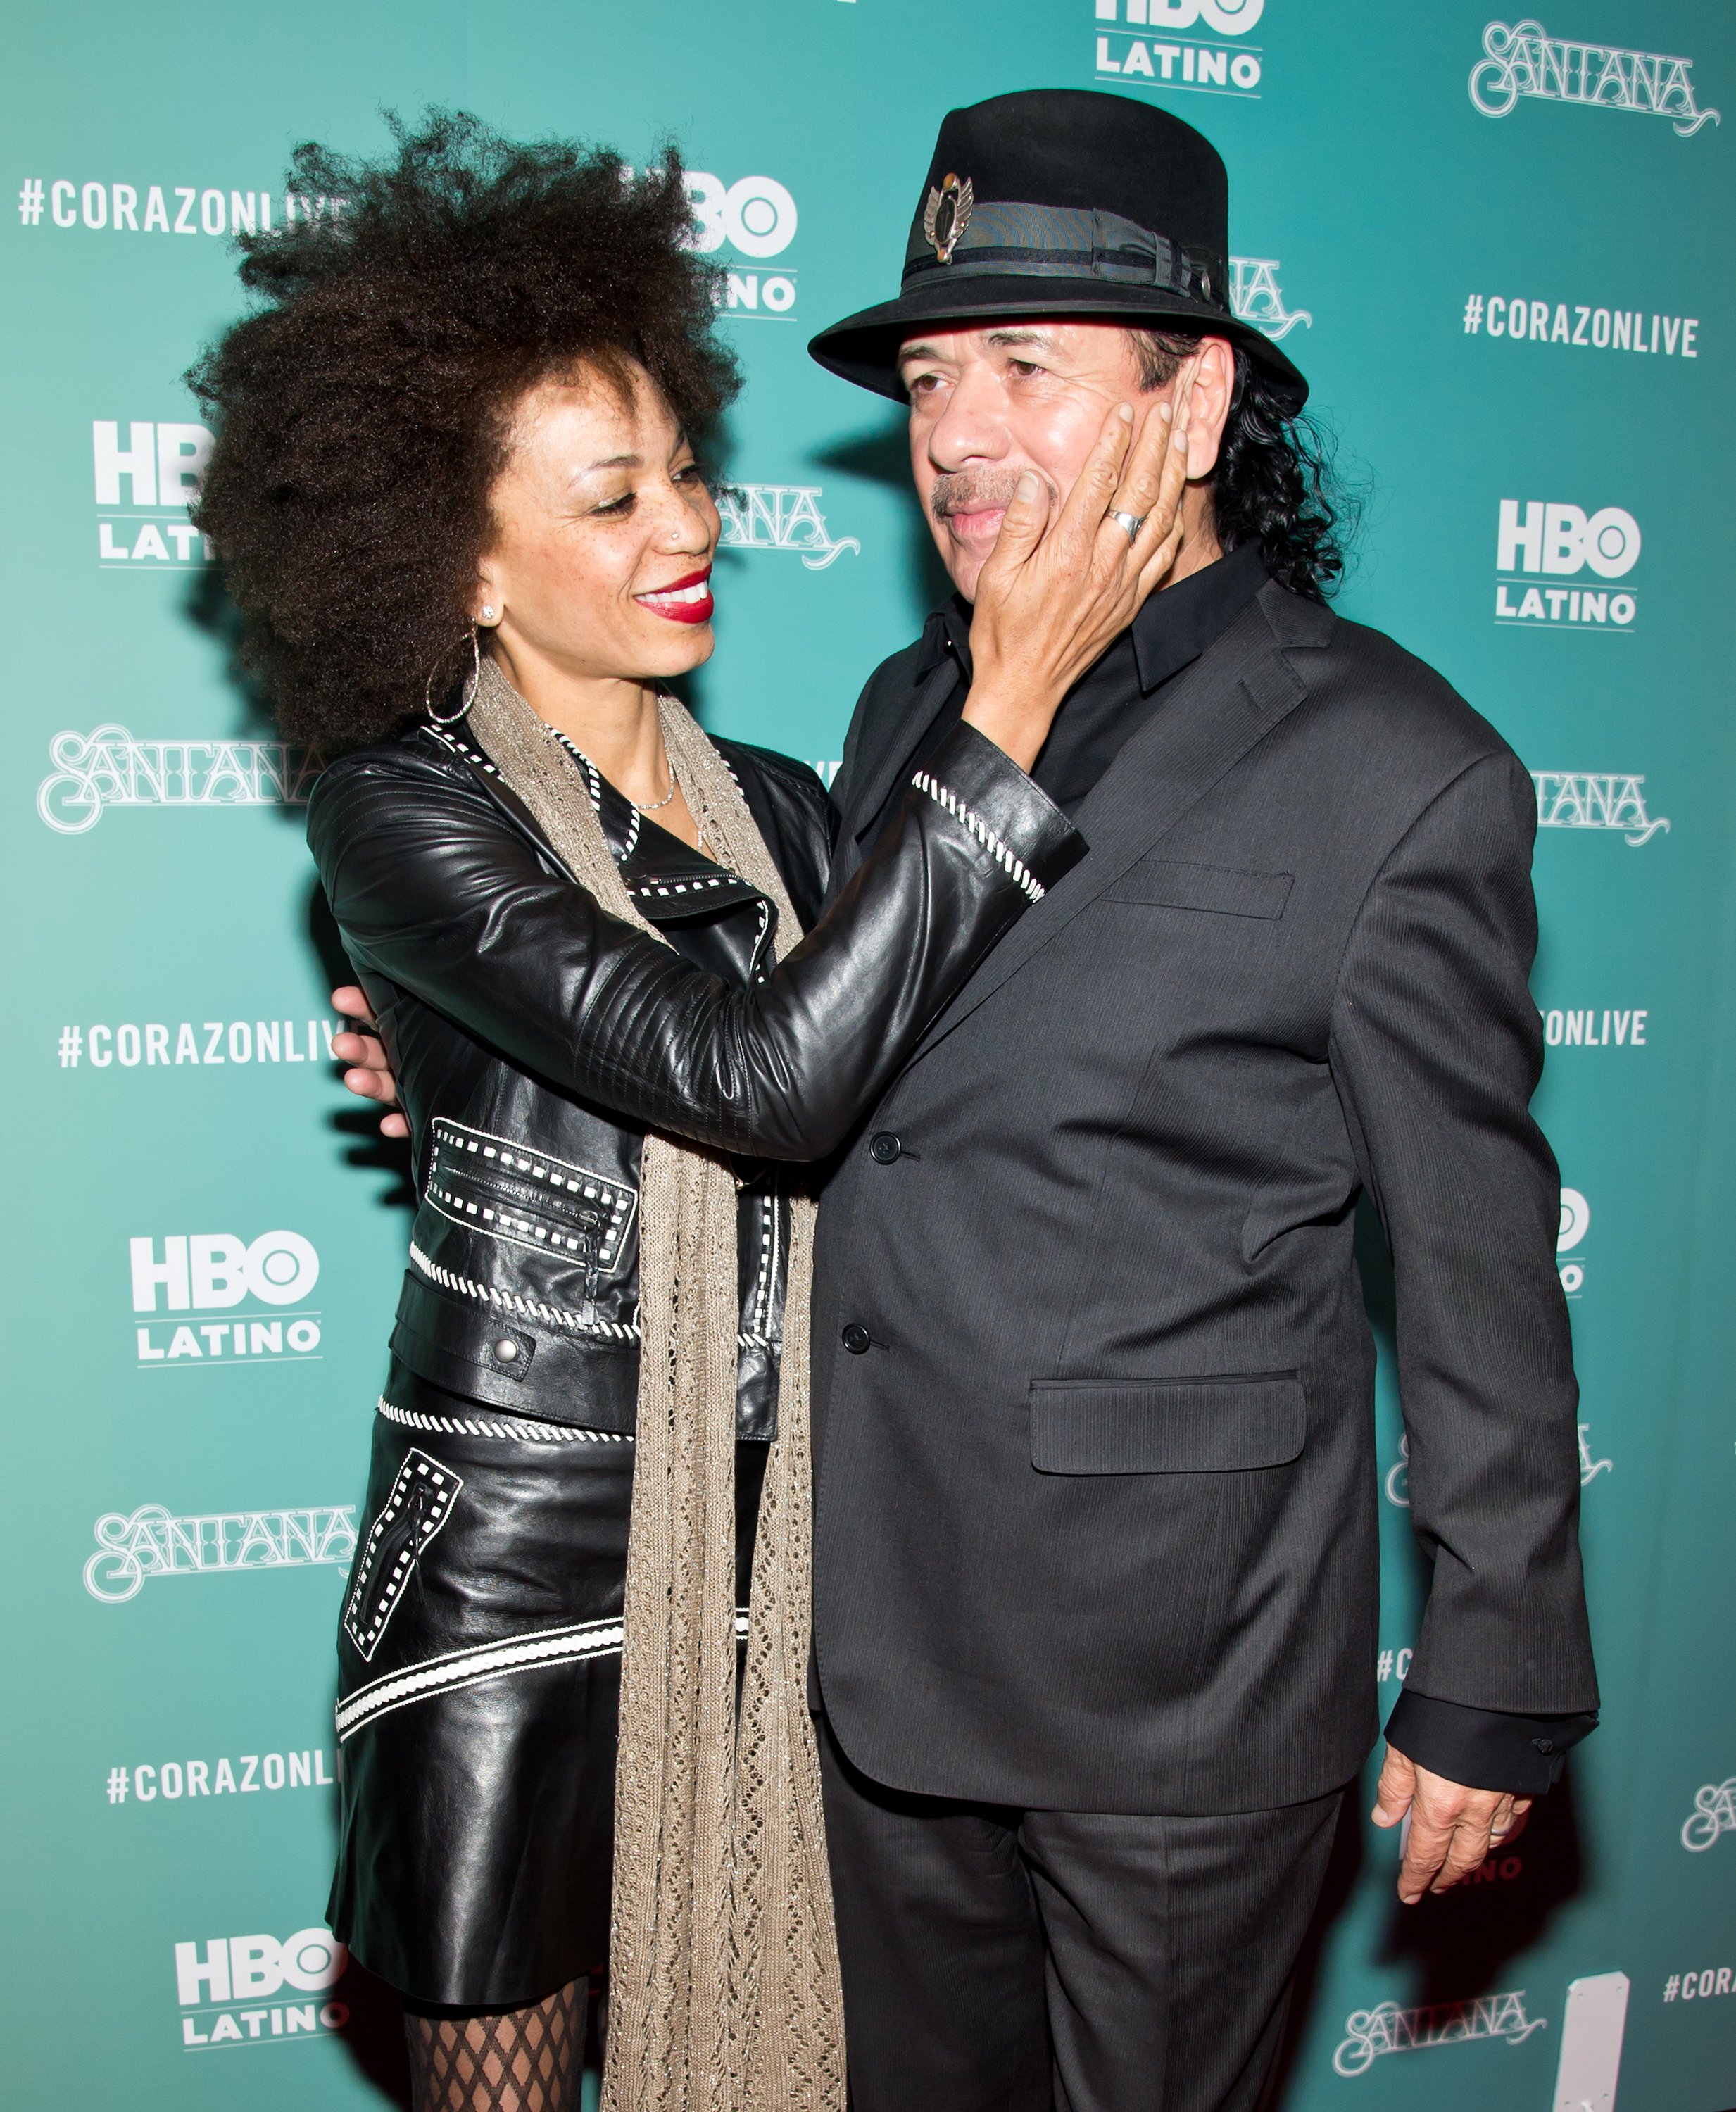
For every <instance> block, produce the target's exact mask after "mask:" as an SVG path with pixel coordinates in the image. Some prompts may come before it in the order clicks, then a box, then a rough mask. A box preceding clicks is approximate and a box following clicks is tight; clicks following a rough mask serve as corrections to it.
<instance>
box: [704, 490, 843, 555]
mask: <svg viewBox="0 0 1736 2112" xmlns="http://www.w3.org/2000/svg"><path fill="white" fill-rule="evenodd" d="M822 495H823V494H822V492H821V489H820V487H819V486H818V485H813V484H737V485H730V486H729V487H728V488H727V489H724V490H720V491H719V492H718V512H719V513H720V514H721V515H722V518H723V533H722V538H721V547H722V548H724V549H726V550H794V551H795V553H796V554H797V555H798V556H799V557H800V558H801V561H802V565H803V568H804V570H805V571H810V572H823V571H825V569H826V567H827V566H828V565H829V564H831V563H832V562H834V561H835V560H836V558H841V557H842V556H843V555H844V553H845V551H846V550H849V551H851V552H854V553H858V554H859V553H860V552H861V548H862V545H861V544H860V543H859V541H858V540H857V539H856V538H855V537H854V535H845V536H841V537H840V538H838V539H836V540H834V539H833V537H832V534H831V532H830V530H828V529H827V526H826V517H825V515H824V514H823V513H822V512H821V511H820V499H821V498H822Z"/></svg>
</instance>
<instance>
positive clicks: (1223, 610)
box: [916, 543, 1267, 696]
mask: <svg viewBox="0 0 1736 2112" xmlns="http://www.w3.org/2000/svg"><path fill="white" fill-rule="evenodd" d="M1266 578H1267V573H1266V567H1265V563H1264V559H1263V558H1261V556H1260V545H1259V544H1257V543H1244V544H1242V547H1241V548H1239V549H1236V550H1232V551H1231V552H1230V553H1229V555H1228V557H1226V558H1218V559H1216V560H1215V561H1214V562H1213V563H1211V564H1210V565H1205V566H1202V567H1201V569H1200V570H1199V571H1196V572H1190V573H1189V574H1188V576H1187V578H1186V579H1185V580H1178V581H1177V583H1176V584H1175V585H1173V587H1165V588H1164V589H1162V591H1161V592H1160V593H1157V594H1153V595H1151V596H1150V599H1148V600H1147V601H1146V604H1145V606H1144V608H1141V610H1140V612H1139V613H1138V615H1137V616H1136V617H1134V619H1133V621H1132V626H1130V630H1131V635H1132V640H1133V663H1134V666H1135V667H1136V668H1137V671H1138V674H1139V686H1140V690H1141V693H1142V694H1144V695H1146V696H1149V695H1150V694H1151V692H1152V690H1155V689H1156V688H1157V687H1158V686H1159V685H1160V684H1161V683H1164V682H1167V681H1168V680H1169V678H1170V677H1171V676H1173V675H1178V674H1180V672H1181V671H1182V668H1184V667H1187V666H1188V665H1190V663H1191V662H1193V661H1195V660H1197V659H1198V658H1199V657H1200V655H1201V653H1203V652H1204V651H1205V649H1206V648H1207V646H1209V645H1210V644H1211V643H1212V641H1213V640H1214V639H1215V638H1217V637H1219V636H1220V635H1222V634H1223V632H1224V631H1225V630H1228V628H1229V626H1230V625H1231V624H1232V623H1233V621H1234V620H1235V619H1236V617H1238V616H1239V615H1240V614H1241V613H1242V610H1243V609H1244V608H1246V606H1247V604H1248V603H1250V602H1251V601H1252V600H1253V599H1254V597H1255V594H1258V593H1259V592H1260V589H1261V588H1262V587H1263V586H1264V585H1265V583H1266ZM970 616H971V611H970V603H968V601H966V600H965V599H964V597H963V595H961V594H954V595H953V596H952V597H951V599H950V600H948V601H945V602H943V603H941V607H940V608H937V609H936V610H935V611H934V612H933V614H932V616H930V617H929V618H928V621H927V624H926V625H925V626H924V627H923V653H922V658H921V660H920V661H919V662H918V666H917V670H916V678H917V680H918V681H922V680H924V679H925V678H926V677H927V676H930V675H932V673H933V672H934V671H935V669H936V667H939V666H940V665H941V662H943V661H944V660H945V658H947V657H948V655H949V654H950V656H951V657H952V658H954V659H955V660H956V661H957V662H958V664H959V667H960V668H961V669H962V671H964V677H965V679H966V680H967V681H968V680H969V679H970V672H971V665H970Z"/></svg>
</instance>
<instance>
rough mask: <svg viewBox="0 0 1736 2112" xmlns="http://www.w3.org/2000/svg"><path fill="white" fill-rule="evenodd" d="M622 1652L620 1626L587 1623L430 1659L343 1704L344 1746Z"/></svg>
mask: <svg viewBox="0 0 1736 2112" xmlns="http://www.w3.org/2000/svg"><path fill="white" fill-rule="evenodd" d="M747 1627H748V1617H747V1609H746V1608H745V1607H737V1608H736V1638H737V1640H738V1641H739V1640H740V1638H741V1637H743V1636H745V1635H746V1633H747ZM620 1648H621V1623H620V1622H619V1621H581V1622H579V1623H576V1625H574V1626H573V1627H567V1628H544V1629H541V1630H540V1631H538V1632H536V1633H535V1634H532V1635H528V1636H515V1637H514V1638H513V1640H512V1641H508V1642H499V1643H481V1644H477V1645H473V1646H472V1648H470V1649H469V1650H449V1651H448V1652H446V1653H445V1655H443V1656H440V1657H431V1658H424V1659H422V1660H421V1663H420V1664H413V1665H408V1666H406V1667H405V1668H403V1670H402V1671H400V1672H394V1673H389V1674H387V1676H386V1677H385V1678H383V1679H376V1680H372V1681H371V1682H369V1683H368V1685H367V1686H358V1688H357V1689H356V1691H355V1692H354V1693H353V1694H352V1695H349V1696H346V1698H345V1699H344V1700H342V1701H340V1702H339V1704H338V1706H337V1709H336V1712H335V1723H336V1725H337V1733H338V1741H339V1744H340V1745H341V1744H344V1743H345V1742H346V1741H348V1740H349V1739H350V1738H353V1736H355V1734H356V1732H358V1731H360V1730H362V1729H364V1728H365V1727H367V1725H368V1724H369V1723H374V1722H376V1720H377V1719H378V1718H380V1717H381V1716H385V1715H390V1714H391V1712H392V1711H393V1710H394V1709H403V1708H406V1707H408V1705H409V1704H410V1703H411V1702H412V1701H426V1700H431V1699H433V1698H434V1697H435V1696H438V1695H441V1694H451V1693H453V1692H455V1691H457V1690H458V1689H459V1688H460V1687H465V1686H481V1685H483V1684H484V1682H486V1681H489V1680H494V1679H505V1678H508V1677H511V1675H512V1674H513V1673H515V1672H534V1671H535V1669H536V1668H538V1667H539V1666H540V1665H544V1664H572V1663H573V1662H574V1661H575V1660H577V1659H584V1658H591V1657H612V1656H613V1655H615V1653H616V1652H617V1651H618V1650H620Z"/></svg>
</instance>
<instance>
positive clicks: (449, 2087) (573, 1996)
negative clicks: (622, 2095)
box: [404, 1980, 586, 2112]
mask: <svg viewBox="0 0 1736 2112" xmlns="http://www.w3.org/2000/svg"><path fill="white" fill-rule="evenodd" d="M585 1996H586V1982H584V1981H582V1980H572V1981H569V1982H567V1985H566V1986H565V1987H562V1988H558V1989H557V1991H555V1992H554V1994H552V1995H551V1996H549V1998H548V2000H546V2001H542V2002H538V2003H536V2004H535V2005H534V2007H532V2008H531V2009H528V2010H501V2011H500V2012H499V2013H498V2014H494V2015H490V2016H478V2017H418V2016H413V2015H412V2014H410V2013H409V2012H408V2010H407V2011H406V2012H405V2013H404V2037H405V2038H406V2040H407V2041H408V2044H409V2048H410V2101H411V2105H412V2108H413V2112H578V2108H579V2092H580V2087H581V2082H582V2080H583V2076H584V2063H585Z"/></svg>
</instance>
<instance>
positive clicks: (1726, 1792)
mask: <svg viewBox="0 0 1736 2112" xmlns="http://www.w3.org/2000/svg"><path fill="white" fill-rule="evenodd" d="M1720 1833H1736V1775H1728V1776H1726V1777H1725V1779H1724V1781H1722V1782H1707V1783H1706V1785H1705V1787H1703V1788H1702V1789H1697V1790H1696V1791H1694V1808H1693V1810H1692V1811H1691V1812H1690V1813H1689V1814H1688V1818H1687V1821H1686V1823H1684V1826H1683V1828H1682V1846H1684V1848H1687V1849H1690V1850H1693V1851H1694V1852H1695V1853H1700V1852H1702V1851H1703V1850H1706V1849H1707V1848H1710V1847H1711V1845H1712V1843H1713V1841H1715V1840H1716V1839H1717V1838H1718V1836H1719V1835H1720Z"/></svg>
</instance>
